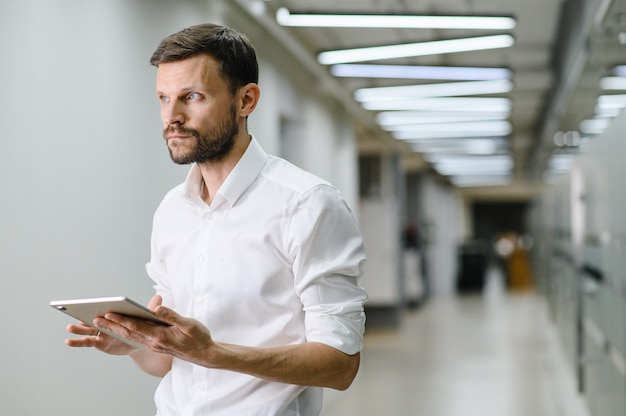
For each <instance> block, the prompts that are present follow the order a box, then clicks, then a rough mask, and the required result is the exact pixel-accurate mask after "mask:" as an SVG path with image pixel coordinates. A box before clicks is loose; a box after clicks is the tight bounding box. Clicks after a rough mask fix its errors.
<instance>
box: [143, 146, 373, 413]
mask: <svg viewBox="0 0 626 416" xmlns="http://www.w3.org/2000/svg"><path fill="white" fill-rule="evenodd" d="M201 190H202V176H201V174H200V169H199V168H198V166H197V165H194V166H193V167H192V168H191V171H190V172H189V175H188V177H187V179H186V181H185V182H184V183H183V184H181V185H179V186H178V187H176V188H174V189H173V190H171V191H170V192H169V193H168V194H167V195H166V196H165V198H164V199H163V201H162V202H161V204H160V206H159V208H158V209H157V211H156V213H155V216H154V224H153V233H152V244H151V249H152V255H151V259H150V262H149V263H148V264H147V271H148V274H149V275H150V277H151V278H152V279H153V280H154V282H155V290H156V293H157V294H159V295H161V296H162V297H163V304H164V305H166V306H169V307H172V308H173V309H175V310H176V311H177V312H178V313H180V314H181V315H184V316H187V317H193V318H195V319H197V320H199V321H201V322H202V323H203V324H205V325H206V326H207V327H208V328H209V330H210V331H211V334H212V336H213V338H214V339H215V340H216V341H218V342H224V343H232V344H239V345H247V346H255V347H274V346H280V345H288V344H299V343H303V342H311V341H315V342H321V343H324V344H327V345H330V346H332V347H334V348H336V349H338V350H340V351H343V352H345V353H347V354H355V353H357V352H358V351H360V349H361V341H362V336H363V331H364V324H365V314H364V312H363V305H364V303H365V301H366V300H367V295H366V293H365V291H364V290H363V289H362V288H361V287H360V286H359V285H358V283H357V280H358V278H359V277H360V276H361V274H362V271H361V267H362V265H363V262H364V261H365V252H364V247H363V241H362V238H361V235H360V233H359V230H358V227H357V223H356V221H355V218H354V216H353V215H352V213H351V211H350V209H349V208H348V206H347V205H346V203H345V202H344V200H343V199H342V197H341V196H340V194H339V192H338V191H337V190H336V189H334V188H333V187H332V186H331V185H329V184H328V183H326V182H324V181H323V180H321V179H319V178H317V177H315V176H314V175H312V174H310V173H307V172H305V171H303V170H301V169H299V168H297V167H295V166H293V165H292V164H290V163H289V162H287V161H285V160H283V159H280V158H277V157H273V156H269V155H267V154H266V153H265V152H264V151H263V149H261V147H260V145H259V144H258V142H257V141H256V140H255V139H254V138H252V141H251V142H250V145H249V146H248V148H247V150H246V152H245V153H244V155H243V157H242V158H241V160H240V161H239V163H238V164H237V165H236V166H235V168H234V169H233V171H232V172H231V173H230V175H229V176H228V177H227V178H226V181H225V182H224V183H223V184H222V186H221V187H220V189H219V191H218V192H217V194H216V195H215V197H214V198H213V201H212V203H211V205H210V206H209V205H207V204H206V203H205V202H204V201H202V199H201ZM155 401H156V404H157V414H158V415H159V416H174V415H176V416H192V415H194V416H195V415H198V416H199V415H225V416H226V415H227V416H236V415H246V416H249V415H259V416H270V415H294V416H296V415H297V416H309V415H318V414H319V412H320V410H321V402H322V389H321V388H317V387H303V386H296V385H290V384H283V383H276V382H270V381H266V380H263V379H260V378H257V377H253V376H250V375H246V374H241V373H237V372H233V371H226V370H215V369H208V368H204V367H201V366H197V365H193V364H190V363H188V362H185V361H182V360H178V359H174V360H173V364H172V370H171V371H170V372H169V373H168V374H167V375H166V376H165V377H164V379H163V380H162V381H161V383H160V385H159V387H158V389H157V391H156V394H155Z"/></svg>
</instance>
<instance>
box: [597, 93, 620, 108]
mask: <svg viewBox="0 0 626 416" xmlns="http://www.w3.org/2000/svg"><path fill="white" fill-rule="evenodd" d="M597 107H598V109H600V110H605V109H622V108H625V107H626V94H613V95H601V96H599V97H598V103H597Z"/></svg>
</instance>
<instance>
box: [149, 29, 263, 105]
mask: <svg viewBox="0 0 626 416" xmlns="http://www.w3.org/2000/svg"><path fill="white" fill-rule="evenodd" d="M200 54H206V55H209V56H210V57H211V58H213V59H215V60H216V61H217V62H218V64H219V70H220V75H221V76H222V77H223V78H224V79H225V80H226V82H227V83H228V87H229V89H230V92H231V93H232V94H234V93H235V92H236V91H237V89H238V88H240V87H243V86H244V85H247V84H249V83H255V84H257V83H258V82H259V64H258V62H257V58H256V52H255V50H254V47H253V46H252V44H251V43H250V41H249V40H248V38H247V37H246V36H245V35H243V34H242V33H239V32H237V31H235V30H233V29H230V28H227V27H224V26H220V25H216V24H213V23H205V24H200V25H195V26H191V27H188V28H185V29H183V30H181V31H180V32H176V33H174V34H172V35H169V36H168V37H166V38H165V39H163V40H162V41H161V43H160V44H159V46H158V48H157V49H156V50H155V51H154V53H153V54H152V57H151V58H150V64H151V65H154V66H156V67H158V66H159V65H160V64H162V63H169V62H176V61H182V60H184V59H187V58H191V57H193V56H196V55H200Z"/></svg>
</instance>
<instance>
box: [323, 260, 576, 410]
mask: <svg viewBox="0 0 626 416" xmlns="http://www.w3.org/2000/svg"><path fill="white" fill-rule="evenodd" d="M555 331H556V329H555V328H554V326H553V325H552V323H551V322H550V320H549V317H548V315H547V308H546V304H545V301H544V299H543V298H542V297H541V296H539V295H537V294H535V293H533V292H526V293H507V292H506V291H505V290H504V288H503V286H502V284H501V279H499V278H498V275H497V274H496V273H495V272H492V273H490V277H489V278H488V284H487V287H486V288H485V291H484V293H481V294H476V295H464V296H451V297H445V298H433V299H430V300H429V301H428V302H427V303H426V304H425V305H424V306H423V307H421V308H419V309H418V310H415V311H409V312H407V314H406V316H405V319H404V321H403V324H402V326H401V328H399V329H378V328H373V329H371V330H369V331H368V333H367V334H366V337H365V341H364V350H363V353H362V365H361V370H360V372H359V375H358V376H357V379H356V380H355V382H354V384H353V385H352V386H351V387H350V389H348V390H347V391H346V392H334V391H327V392H326V396H325V410H324V412H323V413H322V415H323V416H357V415H358V416H364V415H365V416H368V415H372V416H373V415H394V416H395V415H402V416H405V415H406V416H408V415H425V416H588V411H587V409H586V405H585V404H584V403H583V400H582V398H581V397H580V396H579V395H578V394H577V392H576V386H575V379H574V375H573V370H572V366H571V365H570V364H569V363H566V362H565V355H564V353H563V352H562V350H561V345H560V344H559V338H558V334H557V333H556V332H555Z"/></svg>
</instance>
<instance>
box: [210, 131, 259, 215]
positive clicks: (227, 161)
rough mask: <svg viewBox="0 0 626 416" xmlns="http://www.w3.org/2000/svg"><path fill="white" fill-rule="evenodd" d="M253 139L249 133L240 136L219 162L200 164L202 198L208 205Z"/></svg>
mask: <svg viewBox="0 0 626 416" xmlns="http://www.w3.org/2000/svg"><path fill="white" fill-rule="evenodd" d="M251 139H252V136H250V135H249V134H246V135H245V136H244V137H243V138H241V139H239V138H238V139H237V140H236V142H235V145H234V146H233V149H232V150H231V151H230V153H229V154H228V155H227V156H226V157H225V158H223V159H222V160H220V161H219V162H208V163H199V164H198V167H199V168H200V172H201V173H202V179H203V186H202V200H203V201H204V202H206V203H207V204H208V205H211V202H213V198H214V197H215V195H216V194H217V191H218V190H219V189H220V187H221V186H222V184H223V183H224V181H225V180H226V178H227V177H228V175H229V174H230V172H232V170H233V169H234V168H235V165H237V163H238V162H239V160H240V159H241V157H242V156H243V154H244V153H245V151H246V149H247V148H248V145H249V144H250V141H251Z"/></svg>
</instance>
